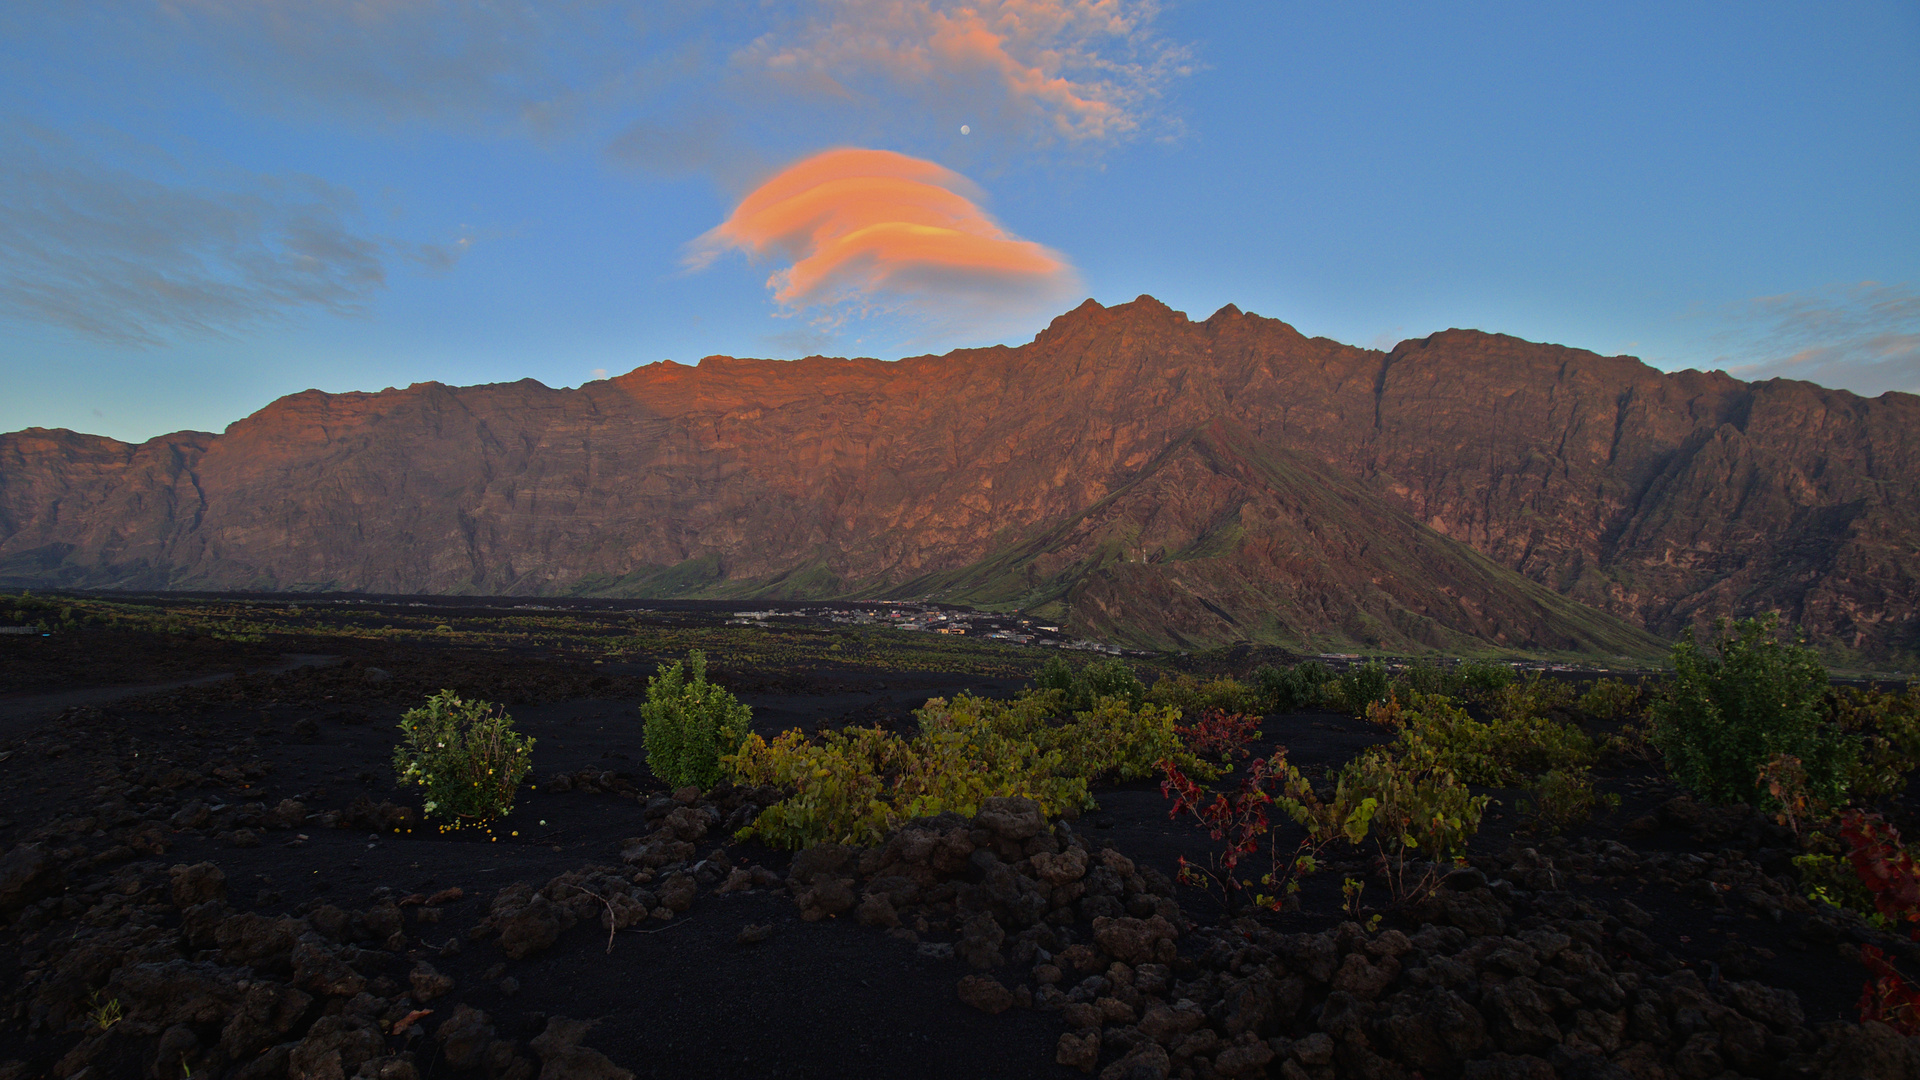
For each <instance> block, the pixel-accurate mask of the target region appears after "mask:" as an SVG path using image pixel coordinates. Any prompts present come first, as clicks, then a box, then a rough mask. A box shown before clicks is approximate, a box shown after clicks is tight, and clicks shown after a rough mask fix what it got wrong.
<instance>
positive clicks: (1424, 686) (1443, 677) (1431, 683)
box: [1393, 663, 1467, 697]
mask: <svg viewBox="0 0 1920 1080" xmlns="http://www.w3.org/2000/svg"><path fill="white" fill-rule="evenodd" d="M1393 687H1394V691H1395V692H1396V693H1400V692H1403V691H1408V690H1411V691H1413V692H1414V693H1418V694H1438V695H1443V696H1446V697H1461V696H1462V695H1464V694H1465V693H1466V691H1467V680H1466V678H1465V677H1463V676H1462V675H1461V674H1460V669H1459V668H1452V669H1448V668H1443V667H1440V666H1438V665H1436V664H1427V663H1419V664H1414V665H1413V666H1412V667H1409V668H1407V669H1406V670H1405V671H1402V672H1401V673H1400V677H1399V678H1397V679H1395V680H1393Z"/></svg>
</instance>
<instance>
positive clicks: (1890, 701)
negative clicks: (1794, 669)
mask: <svg viewBox="0 0 1920 1080" xmlns="http://www.w3.org/2000/svg"><path fill="white" fill-rule="evenodd" d="M1827 708H1828V712H1829V715H1830V716H1831V718H1832V720H1833V721H1834V723H1835V724H1836V725H1838V727H1839V728H1840V730H1842V731H1845V732H1848V733H1849V734H1851V735H1853V736H1854V737H1855V738H1857V739H1858V740H1859V744H1858V745H1859V755H1860V756H1859V759H1858V761H1857V762H1856V763H1855V765H1854V766H1853V768H1852V769H1851V770H1849V772H1848V776H1847V790H1848V793H1849V794H1850V795H1852V796H1854V797H1855V798H1865V799H1874V798H1884V797H1886V796H1888V795H1893V794H1896V793H1898V792H1900V791H1903V790H1905V788H1906V786H1907V774H1908V773H1911V772H1912V771H1913V770H1914V769H1916V768H1920V687H1914V686H1909V687H1908V688H1907V690H1906V692H1905V693H1903V694H1889V693H1887V692H1885V691H1883V690H1871V689H1870V690H1857V689H1854V688H1852V687H1842V688H1840V689H1837V690H1835V691H1834V692H1833V694H1832V696H1831V698H1830V699H1829V701H1828V706H1827Z"/></svg>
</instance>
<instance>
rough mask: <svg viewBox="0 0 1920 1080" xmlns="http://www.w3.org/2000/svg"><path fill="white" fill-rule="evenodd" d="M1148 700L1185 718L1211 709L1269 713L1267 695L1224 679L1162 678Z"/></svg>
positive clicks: (1192, 676)
mask: <svg viewBox="0 0 1920 1080" xmlns="http://www.w3.org/2000/svg"><path fill="white" fill-rule="evenodd" d="M1146 699H1147V700H1148V701H1149V702H1152V703H1153V704H1155V705H1159V706H1161V707H1163V708H1168V709H1174V710H1176V711H1178V712H1179V713H1181V714H1182V715H1184V716H1199V715H1200V714H1202V713H1204V712H1206V711H1207V710H1209V709H1217V710H1219V711H1220V712H1223V713H1262V712H1265V711H1266V708H1265V706H1266V700H1265V695H1264V694H1262V693H1260V692H1259V691H1258V690H1256V689H1254V688H1253V687H1251V686H1248V685H1246V684H1244V683H1242V682H1240V681H1239V680H1237V679H1233V678H1229V677H1227V676H1224V675H1222V676H1219V677H1217V678H1212V679H1201V678H1199V677H1198V676H1194V675H1185V674H1181V675H1162V676H1161V677H1160V678H1159V679H1158V680H1157V681H1156V682H1155V683H1154V684H1153V687H1152V689H1149V690H1148V691H1147V695H1146Z"/></svg>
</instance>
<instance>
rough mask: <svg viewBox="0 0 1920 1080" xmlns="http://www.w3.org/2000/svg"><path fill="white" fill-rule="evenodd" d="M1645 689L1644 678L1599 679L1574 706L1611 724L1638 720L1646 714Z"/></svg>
mask: <svg viewBox="0 0 1920 1080" xmlns="http://www.w3.org/2000/svg"><path fill="white" fill-rule="evenodd" d="M1645 690H1646V684H1645V682H1644V680H1643V681H1642V682H1640V683H1629V682H1627V681H1626V680H1625V679H1597V680H1595V681H1594V684H1593V685H1592V686H1589V687H1587V690H1586V693H1584V694H1581V695H1580V697H1579V699H1578V700H1576V701H1575V702H1574V707H1575V708H1577V709H1579V710H1580V711H1581V712H1583V713H1586V714H1587V715H1589V716H1592V717H1593V718H1594V719H1596V720H1602V721H1605V722H1607V723H1610V724H1612V723H1624V722H1628V721H1632V720H1637V719H1639V718H1640V717H1642V716H1644V715H1646V711H1647V707H1646V703H1645V700H1644V699H1645V693H1644V691H1645Z"/></svg>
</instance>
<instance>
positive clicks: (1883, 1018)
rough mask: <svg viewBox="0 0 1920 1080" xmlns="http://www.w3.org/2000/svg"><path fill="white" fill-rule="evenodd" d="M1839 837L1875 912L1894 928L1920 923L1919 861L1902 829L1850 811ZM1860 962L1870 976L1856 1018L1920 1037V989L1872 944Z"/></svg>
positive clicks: (1917, 931) (1841, 825)
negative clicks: (1905, 841) (1902, 836)
mask: <svg viewBox="0 0 1920 1080" xmlns="http://www.w3.org/2000/svg"><path fill="white" fill-rule="evenodd" d="M1840 836H1841V839H1843V840H1845V841H1846V843H1847V847H1848V852H1847V857H1848V860H1849V861H1850V862H1852V864H1853V872H1854V874H1855V875H1856V876H1857V877H1858V878H1859V879H1860V884H1862V885H1864V886H1866V888H1867V890H1868V891H1869V892H1871V893H1872V894H1873V904H1874V908H1875V910H1876V911H1877V912H1878V914H1879V915H1880V916H1881V917H1882V918H1883V919H1885V920H1886V922H1887V923H1888V924H1891V925H1893V926H1899V925H1902V924H1909V923H1913V924H1920V862H1916V861H1915V860H1914V858H1913V854H1912V853H1911V852H1909V851H1908V850H1907V849H1906V847H1905V846H1904V845H1902V844H1901V843H1900V831H1899V830H1898V829H1895V828H1894V827H1893V826H1891V825H1888V824H1887V823H1886V822H1884V821H1882V820H1881V819H1880V816H1879V815H1877V814H1865V813H1861V812H1860V811H1858V810H1849V811H1847V813H1846V814H1845V815H1843V816H1842V818H1841V822H1840ZM1915 933H1916V935H1920V929H1916V931H1915ZM1860 959H1861V962H1862V963H1864V964H1866V966H1867V971H1868V973H1869V974H1870V975H1871V978H1869V979H1868V980H1867V983H1866V985H1865V986H1864V987H1862V988H1861V990H1860V1018H1861V1019H1862V1020H1863V1021H1864V1020H1879V1021H1880V1022H1882V1023H1884V1024H1887V1025H1889V1026H1891V1027H1892V1028H1893V1029H1894V1030H1896V1031H1899V1032H1900V1033H1901V1034H1903V1035H1916V1034H1920V986H1917V985H1915V984H1914V983H1913V982H1912V981H1910V980H1909V979H1907V977H1906V976H1905V975H1902V974H1901V973H1900V971H1899V969H1897V968H1895V967H1894V966H1893V962H1892V961H1890V960H1888V959H1887V957H1886V954H1885V953H1883V952H1881V951H1880V950H1879V949H1877V948H1875V947H1874V946H1871V945H1866V946H1862V947H1861V949H1860Z"/></svg>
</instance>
